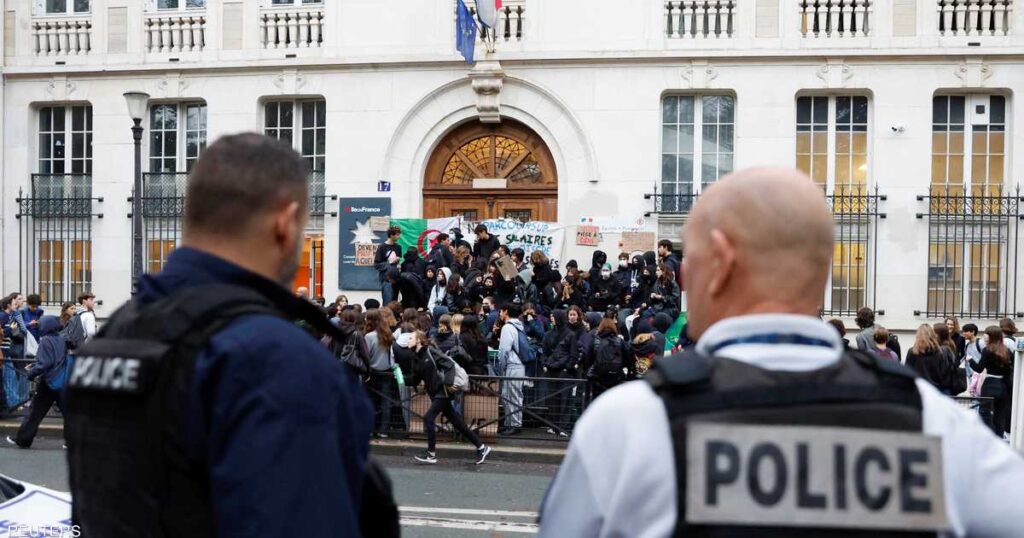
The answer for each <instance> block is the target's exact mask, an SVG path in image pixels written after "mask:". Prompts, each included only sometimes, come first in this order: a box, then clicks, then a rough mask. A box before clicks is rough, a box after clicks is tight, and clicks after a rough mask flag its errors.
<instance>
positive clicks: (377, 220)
mask: <svg viewBox="0 0 1024 538" xmlns="http://www.w3.org/2000/svg"><path fill="white" fill-rule="evenodd" d="M389 226H391V217H370V230H371V231H374V232H386V231H388V227H389Z"/></svg>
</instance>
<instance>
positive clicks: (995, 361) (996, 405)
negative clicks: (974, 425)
mask: <svg viewBox="0 0 1024 538" xmlns="http://www.w3.org/2000/svg"><path fill="white" fill-rule="evenodd" d="M985 336H987V337H988V345H987V346H985V349H984V350H982V352H981V360H980V361H977V362H975V361H974V359H970V366H971V369H972V370H974V371H975V372H978V373H979V374H980V373H981V372H985V374H986V377H985V382H984V383H983V384H982V386H981V394H980V396H981V397H983V398H992V407H991V409H990V408H988V407H982V408H981V418H982V419H983V420H984V421H985V422H986V423H987V424H988V425H989V427H990V428H992V431H993V432H994V433H995V434H996V436H998V437H999V438H1000V439H1002V438H1003V433H1005V432H1007V431H1009V426H1010V379H1011V376H1012V375H1013V362H1012V360H1013V359H1012V357H1013V355H1012V352H1011V351H1010V350H1009V348H1007V347H1006V344H1005V343H1004V342H1003V331H1002V330H1000V329H999V327H996V326H993V327H989V328H987V329H985Z"/></svg>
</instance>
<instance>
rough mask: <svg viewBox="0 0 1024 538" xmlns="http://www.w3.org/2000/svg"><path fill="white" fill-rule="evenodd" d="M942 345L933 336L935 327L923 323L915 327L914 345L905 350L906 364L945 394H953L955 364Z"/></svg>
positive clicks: (955, 375) (955, 374)
mask: <svg viewBox="0 0 1024 538" xmlns="http://www.w3.org/2000/svg"><path fill="white" fill-rule="evenodd" d="M941 348H942V346H940V345H939V340H938V338H937V337H936V336H935V329H933V328H932V326H931V325H928V324H924V325H921V326H920V327H919V328H918V329H917V336H916V338H915V339H914V347H912V348H910V351H908V352H907V366H909V367H911V368H913V369H914V370H915V371H917V373H919V374H921V377H922V378H924V379H925V380H926V381H928V382H929V383H931V384H932V385H934V386H935V388H937V389H939V391H940V392H942V393H943V394H947V395H952V394H953V390H952V387H953V384H954V382H955V381H956V379H954V378H955V377H957V373H956V366H955V365H954V364H953V363H952V362H950V361H949V359H948V358H947V357H946V355H945V354H944V353H943V352H942V349H941Z"/></svg>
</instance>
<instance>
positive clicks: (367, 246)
mask: <svg viewBox="0 0 1024 538" xmlns="http://www.w3.org/2000/svg"><path fill="white" fill-rule="evenodd" d="M376 254H377V245H374V244H373V243H359V244H357V245H356V263H355V265H356V267H373V257H374V255H376Z"/></svg>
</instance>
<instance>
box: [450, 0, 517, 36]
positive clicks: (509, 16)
mask: <svg viewBox="0 0 1024 538" xmlns="http://www.w3.org/2000/svg"><path fill="white" fill-rule="evenodd" d="M467 4H468V3H467ZM455 5H456V4H455V2H452V6H453V11H452V14H453V17H455V19H456V20H457V19H458V16H459V15H458V11H457V10H454V6H455ZM468 7H469V13H470V15H472V16H473V18H474V19H476V7H475V6H473V5H469V6H468ZM525 30H526V2H525V0H504V1H503V2H502V8H501V12H500V13H499V14H498V22H497V24H496V25H495V27H494V28H493V29H492V30H491V31H493V32H494V39H496V40H499V41H522V40H523V34H524V32H525Z"/></svg>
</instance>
